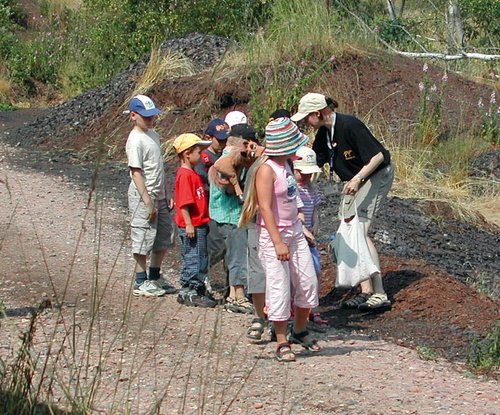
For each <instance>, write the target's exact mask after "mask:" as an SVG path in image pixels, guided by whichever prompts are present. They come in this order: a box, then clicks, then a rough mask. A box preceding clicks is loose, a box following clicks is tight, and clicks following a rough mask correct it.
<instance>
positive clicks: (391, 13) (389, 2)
mask: <svg viewBox="0 0 500 415" xmlns="http://www.w3.org/2000/svg"><path fill="white" fill-rule="evenodd" d="M387 11H388V12H389V16H390V17H391V20H396V19H397V18H398V16H397V15H396V7H394V2H393V1H392V0H387Z"/></svg>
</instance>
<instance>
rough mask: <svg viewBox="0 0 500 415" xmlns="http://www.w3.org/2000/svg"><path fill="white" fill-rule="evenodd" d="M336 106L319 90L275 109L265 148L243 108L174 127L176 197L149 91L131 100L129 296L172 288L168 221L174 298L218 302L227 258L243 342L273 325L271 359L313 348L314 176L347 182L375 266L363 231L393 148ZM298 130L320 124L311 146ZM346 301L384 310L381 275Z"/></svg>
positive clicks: (228, 304)
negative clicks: (243, 321)
mask: <svg viewBox="0 0 500 415" xmlns="http://www.w3.org/2000/svg"><path fill="white" fill-rule="evenodd" d="M336 107H337V103H336V102H335V101H334V100H333V99H331V98H329V97H326V96H325V95H322V94H317V93H309V94H306V95H305V96H304V97H302V99H301V100H300V102H299V105H298V111H297V113H296V114H294V115H293V116H292V115H291V113H290V112H288V111H287V110H285V109H280V110H277V111H275V112H274V113H273V114H271V116H270V120H269V123H268V124H267V126H266V128H265V134H264V143H262V144H261V142H260V138H259V137H258V135H257V134H256V131H255V130H254V129H253V128H252V127H251V126H250V125H249V124H248V119H247V117H246V115H245V114H243V113H242V112H240V111H232V112H229V113H228V114H227V115H226V117H225V118H224V119H221V118H216V119H214V120H212V121H211V122H210V123H209V125H208V126H207V128H206V130H205V134H204V137H203V138H201V137H199V136H197V135H196V134H192V133H185V134H181V135H180V136H178V137H177V138H176V139H175V140H174V142H173V148H174V150H175V152H176V153H177V156H178V158H179V163H180V167H179V168H178V169H177V173H176V178H175V186H174V195H173V199H172V198H170V197H169V190H170V189H167V181H166V178H165V170H164V166H163V159H164V157H163V152H162V149H161V146H160V138H159V136H158V134H157V133H156V132H155V131H154V130H153V123H154V118H155V116H156V115H158V114H159V113H160V110H159V109H158V108H157V107H156V106H155V104H154V102H153V101H152V100H151V99H150V98H149V97H147V96H144V95H138V96H135V97H133V98H132V100H131V101H130V104H129V113H130V118H131V120H132V121H133V122H134V127H133V129H132V131H131V132H130V134H129V137H128V140H127V145H126V151H127V156H128V165H129V169H130V176H131V183H130V186H129V191H128V198H129V210H130V214H131V238H132V251H133V255H134V259H135V261H136V268H135V281H134V287H133V293H134V295H144V296H162V295H165V294H169V293H171V294H173V293H177V290H176V289H175V287H173V286H172V285H170V284H169V283H168V282H167V281H166V280H165V279H164V278H163V277H162V274H161V264H162V260H163V258H164V256H165V252H166V249H168V248H169V247H170V246H171V245H172V244H173V235H174V226H175V227H177V229H178V235H179V240H180V247H181V248H180V251H181V262H182V267H181V275H180V285H181V288H180V290H179V291H178V297H177V301H178V302H179V303H181V304H184V305H187V306H198V307H215V306H216V305H217V302H216V301H215V300H214V298H213V297H212V295H211V288H210V279H209V269H210V268H211V267H213V266H215V265H216V264H217V263H218V262H220V261H222V260H223V261H224V269H225V270H226V273H227V282H228V295H227V298H226V299H225V304H224V307H225V309H226V310H227V311H230V312H240V313H250V314H253V313H255V318H254V319H253V320H252V322H251V326H250V327H249V329H248V333H247V335H248V337H249V338H250V339H252V340H255V341H259V340H261V339H262V336H263V334H264V332H265V330H266V328H267V327H268V324H272V329H273V335H274V337H275V339H276V342H277V348H276V352H275V354H276V358H277V359H278V360H279V361H294V360H295V359H296V356H295V354H294V352H293V350H292V348H291V347H290V344H291V343H296V344H300V345H302V346H303V347H304V348H306V349H308V350H310V351H318V350H320V347H319V345H318V344H317V342H316V340H314V339H313V338H312V336H311V335H310V332H309V330H310V327H311V325H312V327H315V328H319V329H321V328H324V327H325V326H327V321H325V320H323V319H322V318H321V316H320V314H319V313H317V312H315V308H316V307H318V304H319V301H318V297H319V274H320V271H321V265H320V256H319V252H318V249H317V246H316V240H315V238H316V235H317V233H318V227H319V208H320V204H321V196H320V193H319V192H318V190H317V189H316V187H315V185H314V183H313V180H312V179H313V177H314V176H315V175H318V174H320V173H321V171H322V170H321V167H322V166H323V165H324V164H328V165H329V167H330V176H331V177H330V178H331V179H332V180H333V172H335V173H336V174H337V175H338V177H339V178H340V179H341V181H342V182H344V188H343V191H342V199H343V200H342V204H343V205H344V206H345V209H344V216H345V217H349V215H350V216H353V215H354V213H355V212H354V210H355V209H356V210H357V214H358V216H359V218H360V220H361V223H362V226H363V230H364V233H365V236H366V238H367V242H368V246H369V250H370V255H371V256H372V259H373V261H374V262H375V263H376V264H377V265H378V268H379V269H380V266H379V261H378V255H377V251H376V249H375V246H374V245H373V243H372V241H371V240H370V238H369V237H368V230H369V227H370V224H371V221H372V219H373V217H374V215H375V214H376V213H377V212H378V211H379V209H380V206H381V204H382V203H383V202H384V200H385V199H386V197H387V194H388V192H389V190H390V187H391V185H392V180H393V176H394V173H393V168H392V165H391V162H390V154H389V152H388V151H387V150H386V149H385V148H384V147H383V146H382V144H381V143H380V142H379V141H378V140H377V139H376V138H375V137H374V136H373V134H372V133H371V132H370V130H369V129H368V128H367V127H366V126H365V125H364V124H363V123H362V122H361V121H360V120H359V119H357V118H355V117H352V116H349V115H344V114H340V113H337V112H336V111H335V109H336ZM302 126H309V127H312V128H314V129H316V130H317V133H316V138H315V140H314V142H313V145H312V148H311V147H309V146H308V143H309V138H308V137H307V136H306V135H305V134H304V133H303V132H302V131H301V130H302V128H301V127H302ZM355 206H356V208H355ZM172 209H175V214H174V218H173V221H174V222H175V225H174V224H173V223H172V219H171V216H170V213H169V211H170V210H172ZM346 212H347V214H346ZM148 256H150V264H149V269H148V267H147V258H148ZM249 297H251V301H250V299H249ZM343 305H344V306H345V307H351V308H359V309H362V310H372V309H373V310H374V309H380V308H384V307H388V306H390V301H389V299H388V298H387V295H386V293H385V291H384V287H383V284H382V276H381V275H380V273H375V274H374V275H372V276H371V278H370V279H369V280H367V281H365V282H363V283H362V284H361V291H360V292H359V293H358V294H357V295H355V296H354V297H352V298H350V299H349V300H347V301H345V302H344V304H343Z"/></svg>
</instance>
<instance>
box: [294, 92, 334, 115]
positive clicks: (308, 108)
mask: <svg viewBox="0 0 500 415" xmlns="http://www.w3.org/2000/svg"><path fill="white" fill-rule="evenodd" d="M327 106H328V104H327V103H326V97H325V96H324V95H323V94H317V93H315V92H309V93H308V94H305V95H304V96H303V97H302V98H301V99H300V101H299V108H298V110H297V113H296V114H294V115H292V121H293V122H298V121H300V120H303V119H304V118H305V117H307V116H308V115H309V114H310V113H311V112H314V111H320V110H322V109H324V108H326V107H327Z"/></svg>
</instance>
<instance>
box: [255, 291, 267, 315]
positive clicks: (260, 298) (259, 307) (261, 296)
mask: <svg viewBox="0 0 500 415" xmlns="http://www.w3.org/2000/svg"><path fill="white" fill-rule="evenodd" d="M252 302H253V305H254V307H255V314H257V316H258V317H260V318H263V319H265V318H266V313H264V307H265V306H266V294H265V293H254V294H252Z"/></svg>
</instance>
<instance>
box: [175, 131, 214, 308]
mask: <svg viewBox="0 0 500 415" xmlns="http://www.w3.org/2000/svg"><path fill="white" fill-rule="evenodd" d="M210 144H211V141H202V140H201V138H199V137H198V136H196V135H195V134H181V135H180V136H179V137H177V138H176V139H175V140H174V144H173V146H174V148H175V151H176V152H177V155H178V157H179V159H180V161H181V166H180V167H179V169H178V170H177V176H176V178H175V193H174V200H175V206H176V213H175V217H174V220H175V223H176V224H177V226H178V228H179V237H180V241H181V261H182V270H181V285H182V288H181V290H180V291H179V295H178V297H177V302H179V303H181V304H184V305H187V306H193V307H215V305H216V302H215V301H214V300H212V299H211V298H209V297H207V295H206V287H205V282H204V281H205V279H206V277H207V273H208V254H207V234H208V222H209V221H210V218H209V216H208V199H207V195H206V194H205V190H204V188H203V181H202V180H201V177H200V176H199V175H198V173H196V172H195V171H194V166H196V164H198V163H199V161H200V158H201V156H200V152H201V150H202V149H203V148H206V147H208V146H209V145H210Z"/></svg>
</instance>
